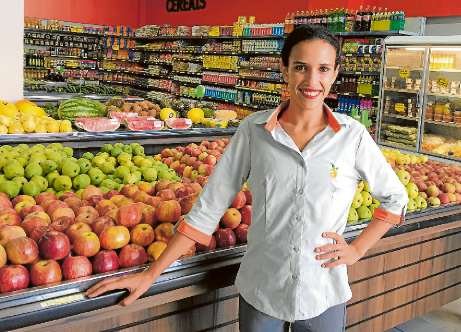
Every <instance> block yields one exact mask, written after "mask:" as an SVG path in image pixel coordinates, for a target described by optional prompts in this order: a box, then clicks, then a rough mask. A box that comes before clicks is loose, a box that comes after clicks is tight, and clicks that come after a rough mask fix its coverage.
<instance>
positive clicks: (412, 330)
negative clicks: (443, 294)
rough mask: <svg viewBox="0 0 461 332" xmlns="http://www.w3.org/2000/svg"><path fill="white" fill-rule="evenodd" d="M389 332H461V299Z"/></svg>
mask: <svg viewBox="0 0 461 332" xmlns="http://www.w3.org/2000/svg"><path fill="white" fill-rule="evenodd" d="M387 332H461V299H459V300H457V301H455V302H452V303H450V304H447V305H446V306H444V307H443V308H440V309H439V310H436V311H433V312H430V313H428V314H426V315H424V316H421V317H418V318H415V319H413V320H411V321H408V322H405V323H403V324H400V325H398V326H396V327H394V328H393V329H391V330H388V331H387Z"/></svg>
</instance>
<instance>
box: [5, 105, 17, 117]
mask: <svg viewBox="0 0 461 332" xmlns="http://www.w3.org/2000/svg"><path fill="white" fill-rule="evenodd" d="M0 115H6V116H9V117H16V116H17V115H19V112H18V110H17V108H16V106H14V104H11V103H10V104H6V105H5V106H0Z"/></svg>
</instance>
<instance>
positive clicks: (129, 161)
mask: <svg viewBox="0 0 461 332" xmlns="http://www.w3.org/2000/svg"><path fill="white" fill-rule="evenodd" d="M119 164H120V165H122V166H127V167H128V168H131V166H134V164H133V162H132V161H131V160H127V161H121V162H119Z"/></svg>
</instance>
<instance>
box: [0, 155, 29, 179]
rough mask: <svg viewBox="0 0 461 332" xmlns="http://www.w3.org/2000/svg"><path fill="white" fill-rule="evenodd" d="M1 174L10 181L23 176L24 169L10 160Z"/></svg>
mask: <svg viewBox="0 0 461 332" xmlns="http://www.w3.org/2000/svg"><path fill="white" fill-rule="evenodd" d="M3 174H5V177H6V178H7V179H8V180H10V179H12V178H14V177H16V176H24V168H23V167H22V166H21V164H19V163H18V162H17V161H15V160H12V161H11V162H10V163H9V164H8V165H6V166H5V167H3Z"/></svg>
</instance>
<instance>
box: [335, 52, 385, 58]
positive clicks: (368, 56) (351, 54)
mask: <svg viewBox="0 0 461 332" xmlns="http://www.w3.org/2000/svg"><path fill="white" fill-rule="evenodd" d="M343 56H346V57H366V58H371V57H381V56H382V54H380V53H373V54H370V53H343Z"/></svg>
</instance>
